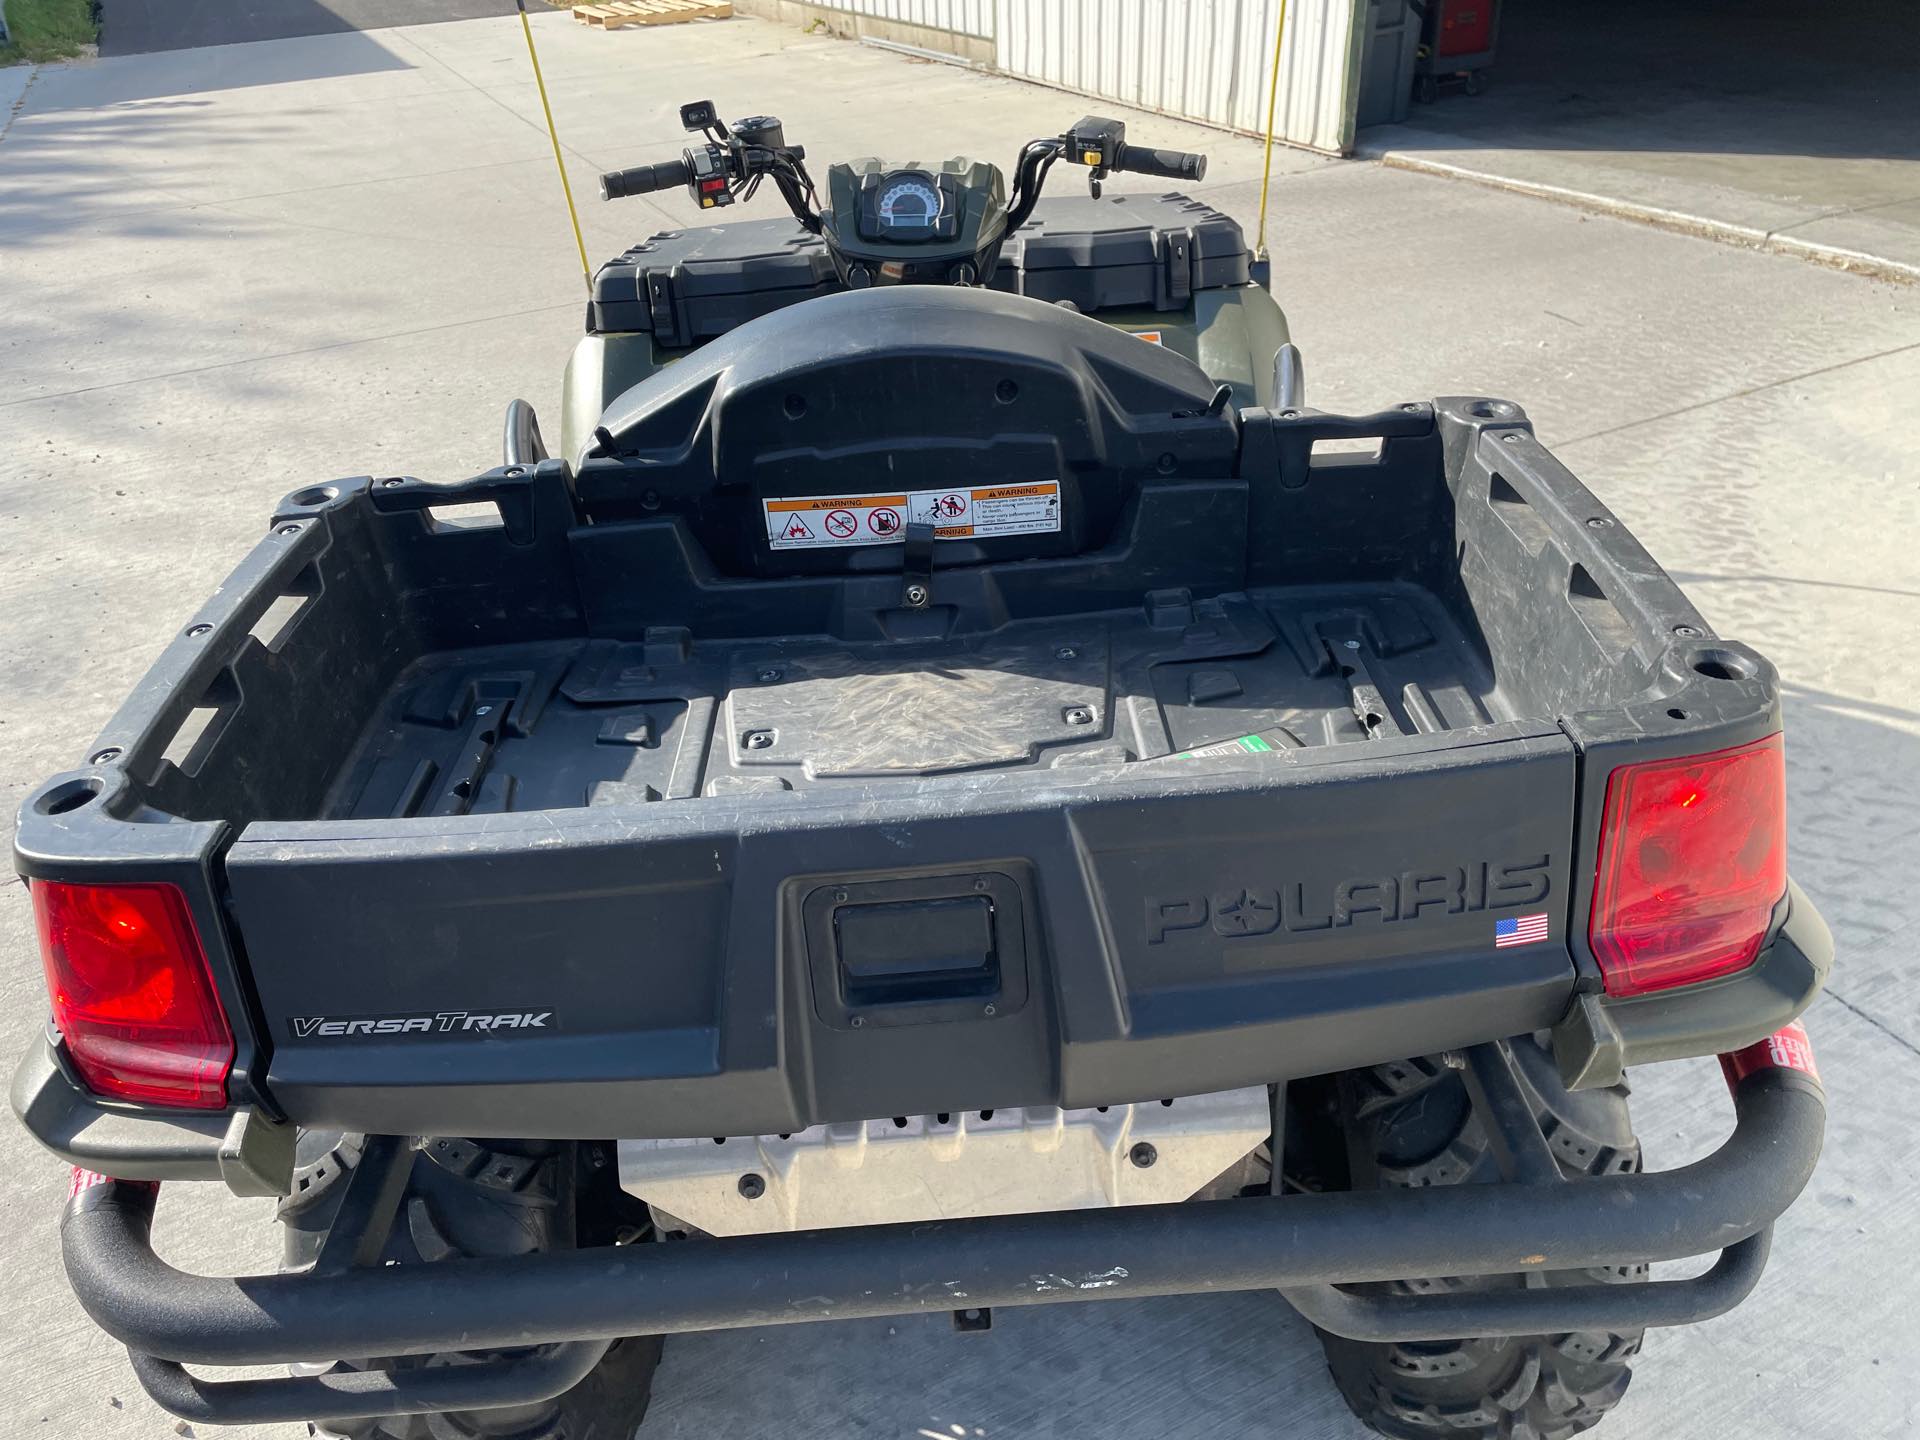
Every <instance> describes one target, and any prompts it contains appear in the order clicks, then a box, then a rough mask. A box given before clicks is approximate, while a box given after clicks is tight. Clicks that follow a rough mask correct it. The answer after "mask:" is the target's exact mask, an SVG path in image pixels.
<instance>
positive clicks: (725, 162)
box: [687, 145, 733, 210]
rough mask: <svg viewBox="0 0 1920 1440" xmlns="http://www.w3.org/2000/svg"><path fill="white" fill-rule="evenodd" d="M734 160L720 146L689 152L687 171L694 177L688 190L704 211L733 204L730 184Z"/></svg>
mask: <svg viewBox="0 0 1920 1440" xmlns="http://www.w3.org/2000/svg"><path fill="white" fill-rule="evenodd" d="M732 158H733V157H732V156H731V155H730V154H729V153H728V152H727V150H726V149H724V148H723V147H722V146H719V145H705V146H702V147H700V148H699V149H697V150H689V151H687V169H688V172H689V173H690V174H691V175H692V177H693V178H692V180H691V181H690V182H689V183H688V189H689V190H691V191H692V193H693V198H694V199H695V200H696V201H698V202H699V205H700V208H701V209H702V210H712V209H715V208H716V207H718V206H721V205H731V204H733V191H732V189H731V188H730V186H729V184H728V182H729V180H730V179H731V177H732V174H733V166H732V164H731V161H732Z"/></svg>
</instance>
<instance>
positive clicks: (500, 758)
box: [324, 583, 1514, 819]
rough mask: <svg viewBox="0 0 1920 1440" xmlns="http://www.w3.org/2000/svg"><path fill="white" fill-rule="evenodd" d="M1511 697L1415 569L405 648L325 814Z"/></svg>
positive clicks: (1002, 750)
mask: <svg viewBox="0 0 1920 1440" xmlns="http://www.w3.org/2000/svg"><path fill="white" fill-rule="evenodd" d="M1189 622H1190V623H1189ZM1511 718H1514V717H1513V716H1512V715H1510V714H1506V713H1503V712H1502V711H1501V709H1500V708H1499V702H1498V701H1497V699H1496V698H1495V697H1494V695H1493V687H1492V677H1491V676H1490V675H1489V674H1488V672H1487V670H1486V667H1485V664H1484V663H1483V662H1482V661H1480V660H1479V659H1478V658H1477V657H1476V656H1475V654H1474V651H1473V648H1472V646H1471V645H1470V644H1469V643H1468V642H1467V640H1466V638H1465V637H1464V635H1463V634H1462V633H1461V632H1460V629H1459V627H1458V626H1457V625H1456V624H1455V623H1454V621H1453V620H1452V619H1451V618H1450V617H1449V616H1448V614H1447V612H1446V609H1445V607H1444V606H1443V605H1442V604H1441V603H1440V602H1439V600H1438V599H1437V598H1436V597H1434V596H1433V595H1432V594H1431V593H1429V592H1427V591H1425V590H1422V589H1420V588H1419V587H1417V586H1414V585H1410V584H1390V583H1389V584H1377V585H1370V586H1368V585H1358V586H1301V587H1291V588H1265V589H1257V590H1253V591H1249V592H1245V593H1242V594H1236V595H1229V596H1223V597H1219V598H1216V599H1213V600H1209V601H1202V602H1199V603H1198V604H1197V605H1190V604H1188V603H1187V602H1186V601H1184V600H1180V601H1168V602H1166V603H1165V604H1163V605H1161V606H1160V607H1159V608H1158V609H1157V610H1155V609H1153V608H1151V607H1149V608H1144V609H1143V608H1136V609H1134V610H1133V611H1131V612H1129V613H1122V614H1114V613H1105V614H1089V615H1070V616H1062V617H1058V618H1054V619H1048V620H1044V621H1033V622H1028V623H1024V624H1010V625H1006V626H1003V627H1001V628H1000V629H998V630H996V631H994V632H992V633H991V634H988V635H984V636H967V637H959V638H956V639H953V640H948V641H941V642H931V643H920V644H913V643H907V644H901V643H873V644H867V645H846V644H838V643H834V642H831V641H824V640H815V641H797V640H796V641H780V640H769V641H749V642H738V643H716V644H699V645H696V644H694V643H692V642H691V640H690V639H689V638H688V637H684V636H679V637H667V638H663V639H658V640H656V641H654V642H652V643H650V644H649V643H646V642H630V643H621V642H618V641H614V640H584V641H568V642H556V643H539V644H528V645H508V646H491V647H479V648H475V649H472V650H459V651H451V652H441V653H437V654H434V655H431V656H428V657H426V658H425V659H423V660H421V661H420V662H418V663H417V664H415V665H412V666H410V667H409V668H408V669H407V670H406V671H405V672H404V673H403V674H402V675H401V676H400V677H399V679H398V680H397V681H396V682H395V684H394V686H393V687H392V689H391V690H390V691H389V692H388V693H387V694H386V695H385V696H384V697H382V699H381V700H380V702H379V704H378V707H377V710H376V713H375V715H374V717H373V719H372V721H371V723H370V725H369V727H368V729H367V731H366V733H365V735H364V736H363V737H362V738H361V739H360V741H359V742H358V744H357V745H356V746H355V747H354V751H353V755H352V757H351V759H350V760H349V762H348V763H347V765H346V766H345V767H344V769H343V772H342V774H341V777H340V779H339V781H338V782H337V783H336V784H335V785H334V786H333V787H332V791H333V793H332V795H331V797H330V799H329V801H328V802H327V804H326V806H325V810H324V813H325V814H326V815H328V816H331V817H343V818H344V817H351V818H355V819H363V818H370V817H385V816H409V815H457V814H466V813H476V814H481V813H498V812H501V811H509V810H551V809H568V808H572V807H575V806H586V805H627V804H635V803H644V802H649V801H658V800H677V799H689V798H693V797H696V796H708V797H711V796H715V795H721V794H725V795H730V796H735V797H739V796H742V795H747V794H777V793H779V792H782V791H787V790H797V789H802V788H805V787H808V786H813V785H820V784H830V783H833V782H836V781H860V780H867V779H874V778H889V777H895V778H897V777H901V776H935V775H940V776H945V775H959V774H966V773H974V772H979V771H984V770H994V769H1008V768H1019V767H1033V766H1038V767H1043V768H1044V767H1051V766H1058V765H1074V764H1094V763H1101V762H1128V761H1135V760H1142V759H1153V758H1158V757H1166V756H1169V755H1177V754H1180V753H1182V752H1191V751H1194V750H1196V749H1199V748H1201V747H1206V746H1211V745H1214V744H1215V743H1216V742H1221V741H1228V740H1234V739H1236V738H1238V737H1243V736H1253V737H1256V738H1255V739H1254V740H1252V741H1251V742H1249V746H1248V747H1247V751H1248V753H1253V752H1257V751H1258V750H1259V749H1261V748H1263V747H1268V746H1271V747H1274V748H1311V747H1315V746H1332V745H1353V744H1365V743H1367V742H1368V741H1372V740H1377V739H1380V738H1382V737H1383V736H1388V735H1411V734H1435V733H1441V732H1447V731H1454V730H1462V729H1471V728H1473V727H1476V726H1482V725H1485V724H1486V723H1488V722H1489V721H1491V720H1494V719H1511ZM1213 758H1216V757H1212V756H1196V757H1192V760H1193V763H1204V762H1205V761H1207V760H1210V759H1213Z"/></svg>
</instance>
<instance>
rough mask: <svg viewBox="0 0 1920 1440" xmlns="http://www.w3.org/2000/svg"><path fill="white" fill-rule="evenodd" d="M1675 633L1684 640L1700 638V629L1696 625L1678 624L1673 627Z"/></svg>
mask: <svg viewBox="0 0 1920 1440" xmlns="http://www.w3.org/2000/svg"><path fill="white" fill-rule="evenodd" d="M1673 633H1674V634H1676V635H1678V636H1680V637H1681V638H1682V639H1683V640H1697V639H1699V638H1700V629H1699V627H1698V626H1696V625H1676V626H1674V627H1673Z"/></svg>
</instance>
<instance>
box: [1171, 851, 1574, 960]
mask: <svg viewBox="0 0 1920 1440" xmlns="http://www.w3.org/2000/svg"><path fill="white" fill-rule="evenodd" d="M1552 864H1553V858H1552V857H1551V856H1549V855H1542V856H1541V857H1540V858H1539V859H1538V860H1532V859H1529V860H1523V861H1511V862H1508V863H1505V864H1502V863H1500V862H1498V861H1492V860H1480V861H1475V862H1474V863H1472V864H1470V865H1448V866H1440V867H1437V868H1435V869H1432V870H1407V871H1403V872H1401V873H1400V874H1397V875H1360V876H1356V877H1354V878H1353V879H1350V880H1342V881H1340V882H1339V884H1337V885H1334V886H1333V887H1332V888H1331V890H1328V889H1327V888H1326V887H1321V888H1320V889H1318V890H1310V889H1309V887H1308V886H1306V885H1304V884H1302V883H1300V882H1298V881H1294V882H1290V883H1287V884H1283V885H1274V884H1260V883H1257V882H1253V883H1241V884H1237V885H1233V886H1231V887H1230V888H1228V889H1226V890H1224V891H1217V892H1215V893H1212V894H1188V893H1181V894H1173V895H1164V896H1161V895H1149V896H1148V897H1147V943H1148V944H1149V945H1163V944H1165V943H1167V940H1168V938H1169V937H1170V936H1174V935H1183V934H1184V935H1187V936H1191V937H1195V938H1202V937H1204V936H1205V935H1206V934H1208V933H1211V934H1213V935H1216V936H1219V937H1221V938H1223V939H1227V940H1236V939H1241V938H1244V937H1251V936H1263V935H1273V934H1276V933H1280V934H1283V935H1310V934H1312V933H1313V932H1315V931H1339V930H1344V929H1347V928H1348V927H1350V926H1358V925H1399V924H1403V923H1406V922H1408V921H1415V920H1422V919H1427V918H1431V917H1436V916H1439V915H1463V914H1478V913H1481V912H1484V911H1487V910H1505V909H1509V908H1511V907H1513V906H1516V905H1535V904H1538V903H1539V902H1540V901H1542V900H1544V899H1546V898H1547V894H1548V892H1549V891H1551V890H1552V888H1553V878H1552V873H1551V872H1552Z"/></svg>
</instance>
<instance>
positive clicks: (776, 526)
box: [763, 480, 1060, 550]
mask: <svg viewBox="0 0 1920 1440" xmlns="http://www.w3.org/2000/svg"><path fill="white" fill-rule="evenodd" d="M763 504H764V506H765V509H766V517H767V543H768V544H769V545H771V546H772V547H773V548H774V549H775V550H819V549H827V548H831V547H833V546H838V545H899V544H903V543H905V541H906V538H907V526H909V525H917V524H930V525H932V526H933V538H934V539H936V540H984V539H991V538H993V537H995V536H1000V535H1039V534H1045V533H1047V532H1049V531H1054V530H1058V529H1059V528H1060V482H1059V481H1057V480H1037V481H1035V482H1034V483H1032V484H1030V485H984V486H978V487H973V486H964V487H954V488H949V489H945V490H910V491H903V492H901V493H900V494H897V495H819V496H809V497H807V498H806V499H793V500H788V499H780V500H767V501H764V502H763Z"/></svg>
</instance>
